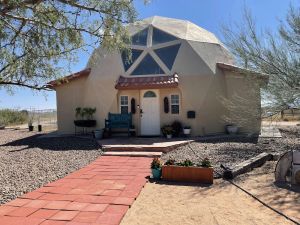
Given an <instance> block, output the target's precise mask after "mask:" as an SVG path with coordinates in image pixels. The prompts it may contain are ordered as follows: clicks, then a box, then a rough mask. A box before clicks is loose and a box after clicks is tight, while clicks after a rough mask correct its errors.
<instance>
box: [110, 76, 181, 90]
mask: <svg viewBox="0 0 300 225" xmlns="http://www.w3.org/2000/svg"><path fill="white" fill-rule="evenodd" d="M174 87H178V75H177V74H174V75H172V76H152V77H124V76H120V77H119V78H118V80H117V82H116V85H115V88H116V89H118V90H133V89H142V88H146V89H148V88H149V89H154V88H174Z"/></svg>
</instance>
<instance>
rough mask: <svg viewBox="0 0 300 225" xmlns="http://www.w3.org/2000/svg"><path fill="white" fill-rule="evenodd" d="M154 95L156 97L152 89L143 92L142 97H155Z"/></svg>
mask: <svg viewBox="0 0 300 225" xmlns="http://www.w3.org/2000/svg"><path fill="white" fill-rule="evenodd" d="M155 97H156V94H155V93H154V92H153V91H147V92H146V93H145V94H144V98H155Z"/></svg>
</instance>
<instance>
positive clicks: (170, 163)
mask: <svg viewBox="0 0 300 225" xmlns="http://www.w3.org/2000/svg"><path fill="white" fill-rule="evenodd" d="M165 165H167V166H172V165H175V159H168V160H167V161H166V162H165Z"/></svg>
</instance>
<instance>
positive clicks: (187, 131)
mask: <svg viewBox="0 0 300 225" xmlns="http://www.w3.org/2000/svg"><path fill="white" fill-rule="evenodd" d="M183 134H184V135H190V134H191V127H190V126H184V127H183Z"/></svg>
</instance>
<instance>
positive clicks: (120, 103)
mask: <svg viewBox="0 0 300 225" xmlns="http://www.w3.org/2000/svg"><path fill="white" fill-rule="evenodd" d="M122 97H127V105H122V101H121V98H122ZM129 104H130V103H129V96H128V95H120V96H119V113H122V111H121V108H122V106H127V107H128V110H127V113H129V109H130V108H129V106H130V105H129Z"/></svg>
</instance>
